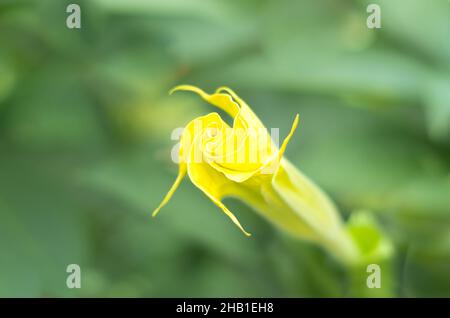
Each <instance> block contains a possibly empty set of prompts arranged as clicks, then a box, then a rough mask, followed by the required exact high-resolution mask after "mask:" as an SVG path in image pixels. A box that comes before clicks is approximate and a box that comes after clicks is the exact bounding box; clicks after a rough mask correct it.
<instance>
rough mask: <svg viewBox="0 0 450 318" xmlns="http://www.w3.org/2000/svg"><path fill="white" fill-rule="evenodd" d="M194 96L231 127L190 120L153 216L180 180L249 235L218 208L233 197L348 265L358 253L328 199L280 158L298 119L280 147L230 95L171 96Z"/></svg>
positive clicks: (216, 120)
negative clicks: (225, 115) (174, 170)
mask: <svg viewBox="0 0 450 318" xmlns="http://www.w3.org/2000/svg"><path fill="white" fill-rule="evenodd" d="M179 90H184V91H192V92H195V93H197V94H198V95H200V96H201V97H202V98H203V99H204V100H205V101H207V102H208V103H210V104H212V105H214V106H216V107H218V108H220V109H222V110H223V111H225V112H226V113H228V114H229V115H230V116H231V117H232V118H233V125H232V127H230V126H229V125H228V124H227V123H226V122H225V121H224V120H222V118H221V117H220V115H219V114H218V113H215V112H213V113H210V114H208V115H205V116H202V117H199V118H196V119H194V120H192V121H191V122H190V123H189V124H188V125H187V126H186V128H185V130H184V131H183V134H182V136H181V141H180V154H179V155H180V158H179V159H180V162H179V172H178V177H177V178H176V180H175V182H174V184H173V186H172V188H171V189H170V190H169V192H168V193H167V195H166V197H165V198H164V200H163V201H162V203H161V204H160V206H159V207H158V208H157V209H156V210H155V211H154V212H153V216H155V215H156V214H157V213H158V212H159V210H160V209H161V208H162V207H163V206H164V205H165V204H166V203H167V202H168V201H169V199H170V197H171V196H172V195H173V193H174V192H175V190H176V188H177V187H178V186H179V184H180V182H181V180H182V179H183V177H184V176H185V175H186V173H187V174H188V175H189V178H190V180H191V181H192V183H193V184H194V185H195V186H196V187H197V188H199V189H200V190H201V191H202V192H203V193H204V194H205V195H206V196H208V197H209V198H210V199H211V201H213V202H214V203H215V204H216V205H217V206H218V207H219V208H220V209H221V210H222V211H223V212H224V213H225V214H226V215H227V216H228V217H229V218H230V219H231V220H232V221H233V222H234V223H235V224H236V225H237V226H238V227H239V228H240V229H241V231H242V232H244V233H245V234H246V235H247V236H250V234H249V233H248V232H247V231H246V230H244V228H243V227H242V225H241V224H240V222H239V221H238V219H237V218H236V216H235V215H234V214H233V213H232V212H231V211H230V210H228V208H227V207H226V206H225V205H224V204H223V203H222V199H223V198H224V197H236V198H238V199H240V200H242V201H244V202H245V203H247V204H248V205H250V206H252V207H253V208H254V209H255V210H256V211H258V212H259V213H260V214H261V215H262V216H264V217H265V218H266V219H268V220H269V221H271V222H272V223H274V224H275V225H276V226H278V227H279V228H281V229H282V230H284V231H286V232H287V233H290V234H291V235H293V236H295V237H298V238H301V239H306V240H309V241H313V242H316V243H318V244H320V245H322V246H324V247H326V248H328V249H329V250H331V251H332V252H334V254H335V255H337V256H338V257H339V258H343V259H345V261H346V262H352V261H353V260H354V259H355V258H356V257H357V249H356V246H355V244H354V243H353V241H352V240H351V238H350V236H349V235H348V234H347V232H346V231H345V228H344V227H343V226H342V222H341V219H340V216H339V214H338V212H337V210H336V208H335V206H334V204H333V203H332V202H331V200H330V199H329V198H328V197H327V195H326V194H325V193H324V192H323V191H322V190H321V189H320V188H319V187H318V186H316V185H315V184H314V183H313V182H312V181H311V180H309V179H308V178H307V177H306V176H305V175H303V174H302V173H301V172H300V171H299V170H298V169H297V168H296V167H295V166H294V165H293V164H292V163H290V162H289V161H288V160H287V159H286V158H284V157H283V154H284V152H285V150H286V147H287V144H288V142H289V140H290V139H291V137H292V135H293V134H294V131H295V130H296V128H297V125H298V121H299V116H298V115H297V116H296V117H295V119H294V122H293V124H292V128H291V131H290V132H289V134H288V135H287V137H286V138H285V139H284V141H283V143H282V144H281V146H280V147H279V148H278V147H277V146H276V145H275V144H274V142H273V140H272V138H271V137H270V135H269V133H268V131H267V129H266V128H265V127H264V125H263V124H262V123H261V121H260V120H259V119H258V117H257V116H256V115H255V114H254V113H253V111H252V110H251V109H250V107H249V106H248V105H247V104H246V103H245V102H244V101H243V100H242V99H240V98H239V97H238V96H237V95H236V94H235V93H234V92H233V91H232V90H230V89H228V88H224V87H222V88H219V89H217V90H216V92H215V93H214V94H211V95H210V94H207V93H205V92H204V91H202V90H200V89H199V88H196V87H193V86H189V85H182V86H178V87H175V88H174V89H173V90H172V91H171V93H172V92H174V91H179Z"/></svg>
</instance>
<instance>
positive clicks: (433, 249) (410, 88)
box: [0, 0, 450, 297]
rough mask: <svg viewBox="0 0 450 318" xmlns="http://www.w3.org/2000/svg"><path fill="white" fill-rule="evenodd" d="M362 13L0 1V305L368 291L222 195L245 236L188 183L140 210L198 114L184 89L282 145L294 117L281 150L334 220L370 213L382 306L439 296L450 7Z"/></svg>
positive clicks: (305, 4) (309, 5)
mask: <svg viewBox="0 0 450 318" xmlns="http://www.w3.org/2000/svg"><path fill="white" fill-rule="evenodd" d="M71 2H73V3H77V4H79V5H80V6H81V14H82V16H81V18H82V21H81V23H82V28H81V29H79V30H77V29H68V28H67V27H66V18H67V16H68V13H66V6H67V5H68V4H69V3H71ZM368 3H369V2H368V1H357V0H355V1H350V0H347V1H344V0H320V1H306V0H303V1H294V0H292V1H287V0H252V1H230V0H221V1H207V0H159V1H156V0H126V1H125V0H123V1H119V0H115V1H114V0H89V1H82V0H77V1H57V0H39V1H26V0H1V1H0V296H3V297H12V296H26V297H51V296H57V297H80V296H86V297H97V296H106V297H121V296H123V297H135V296H136V297H169V296H179V297H185V296H190V297H219V296H234V297H239V296H242V297H247V296H253V297H259V296H264V297H271V296H274V297H283V296H284V297H339V296H361V297H364V296H367V291H365V290H364V289H365V286H363V285H361V286H360V287H359V288H358V287H355V286H352V284H351V283H349V281H351V279H349V277H348V274H347V273H346V271H345V270H344V269H343V268H341V267H340V265H339V264H337V263H336V262H334V261H333V260H332V259H331V258H330V257H329V256H328V255H326V254H325V253H324V252H323V251H322V250H321V249H320V248H318V247H316V246H312V245H310V244H307V243H305V242H298V241H295V240H293V239H291V238H289V237H286V236H285V235H284V234H283V233H280V232H279V231H278V230H277V229H274V228H273V227H272V226H271V225H270V224H268V223H267V222H266V221H265V220H263V219H261V218H260V217H259V216H258V215H257V214H256V213H254V212H253V211H252V210H251V209H250V208H248V207H246V206H245V205H244V204H243V203H240V202H237V201H234V200H227V201H226V203H227V205H228V206H229V207H230V209H231V210H232V211H234V212H235V213H236V214H237V216H238V217H239V218H240V220H241V222H242V223H243V224H244V226H245V227H246V228H247V229H248V230H249V231H250V232H252V233H253V236H252V237H251V238H247V237H245V236H244V235H242V233H240V231H239V230H238V229H237V228H236V227H235V226H234V225H232V223H231V222H230V221H229V220H228V219H227V218H226V217H225V216H224V215H223V214H222V213H221V212H220V210H218V209H217V208H216V207H215V206H214V205H213V204H212V203H211V202H210V201H209V200H208V199H207V198H205V196H204V195H203V194H202V193H201V192H200V191H199V190H197V189H195V188H194V187H193V186H192V184H191V183H190V182H189V180H187V179H186V180H185V181H184V182H183V184H182V186H181V188H180V189H179V190H178V191H177V192H176V194H175V196H174V197H173V199H172V201H171V202H170V203H169V204H168V205H167V206H166V207H165V208H164V209H163V210H162V211H161V214H160V215H159V216H158V218H156V219H151V217H150V213H151V211H152V210H153V209H154V208H155V207H156V206H157V205H158V204H159V202H160V200H161V199H162V197H163V196H164V195H165V193H166V191H167V190H168V188H169V186H170V185H171V183H172V181H173V179H174V178H175V176H176V171H177V167H176V165H175V164H173V163H172V162H171V160H170V151H171V148H172V147H173V145H174V144H175V143H176V141H173V140H171V138H170V135H171V132H172V130H173V129H174V128H176V127H183V126H184V125H185V124H186V123H187V122H188V121H189V120H191V119H192V118H194V117H196V116H199V115H202V114H206V113H207V112H210V111H212V110H213V109H212V108H211V106H209V105H207V104H205V103H204V102H202V101H201V100H200V99H199V98H197V97H196V96H193V95H192V94H188V93H185V94H183V93H179V94H175V95H173V96H170V97H169V96H168V94H167V92H168V90H169V89H170V88H171V87H173V86H175V85H177V84H184V83H186V84H194V85H197V86H199V87H202V88H203V89H205V90H206V91H212V90H213V89H215V88H216V87H218V86H222V85H226V86H229V87H231V88H232V89H234V90H235V91H236V92H237V93H238V94H239V95H240V96H241V97H242V98H243V99H244V100H246V101H247V103H248V104H249V105H251V107H252V108H253V109H254V111H255V112H256V113H257V114H258V115H259V116H260V118H261V119H262V120H263V121H264V123H265V124H266V126H267V127H279V128H280V129H281V136H282V135H284V134H285V133H286V132H287V130H288V129H289V128H290V124H291V122H292V119H293V117H294V115H295V114H296V113H297V112H298V113H300V116H301V122H300V127H299V130H298V131H297V132H296V134H295V136H294V138H293V140H292V141H291V143H290V145H289V147H288V150H287V153H286V156H287V157H288V158H289V159H290V160H291V161H292V162H294V163H295V164H296V165H297V166H298V167H299V168H300V169H301V170H302V171H304V172H305V173H306V174H307V175H308V176H310V177H311V178H312V179H313V180H315V181H316V182H317V183H318V184H319V185H320V186H322V187H323V188H324V189H325V190H326V191H327V192H328V193H329V194H330V195H331V197H332V198H333V199H334V200H335V201H336V202H337V204H338V205H339V207H340V210H341V212H342V214H343V216H344V217H345V218H347V217H348V216H349V215H350V214H351V213H352V212H355V211H358V210H367V211H370V212H371V213H373V215H374V216H375V218H376V219H377V220H378V222H379V223H380V224H381V226H382V227H383V229H384V231H385V232H386V234H387V235H388V236H389V237H390V239H391V240H392V241H393V243H394V245H395V249H396V254H395V258H394V263H393V264H394V265H393V266H394V271H393V275H392V276H391V277H389V278H388V279H389V282H386V283H389V284H390V285H391V286H392V291H391V294H390V295H391V296H395V297H418V296H425V297H429V296H447V297H448V296H450V174H449V168H450V2H448V1H446V0H431V1H423V0H395V1H392V0H390V1H389V0H371V1H370V3H378V4H380V5H381V10H382V28H381V29H379V30H370V29H368V28H367V27H366V18H367V16H368V14H367V13H366V7H367V5H368ZM72 263H76V264H79V265H80V266H81V271H82V288H81V289H77V290H71V289H68V288H67V287H66V277H67V275H68V274H67V273H66V266H67V265H68V264H72ZM382 282H383V281H382ZM363 283H364V282H362V283H361V284H363Z"/></svg>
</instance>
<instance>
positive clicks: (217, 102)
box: [170, 85, 239, 118]
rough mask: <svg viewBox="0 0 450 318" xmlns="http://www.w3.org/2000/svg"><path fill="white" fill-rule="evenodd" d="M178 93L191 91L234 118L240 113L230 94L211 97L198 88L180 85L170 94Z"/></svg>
mask: <svg viewBox="0 0 450 318" xmlns="http://www.w3.org/2000/svg"><path fill="white" fill-rule="evenodd" d="M176 91H191V92H194V93H197V94H198V95H200V96H201V97H202V98H203V99H204V100H205V101H206V102H208V103H210V104H212V105H214V106H217V107H219V108H220V109H222V110H224V111H225V112H227V113H228V114H229V115H230V116H231V117H232V118H234V117H236V115H237V113H238V112H239V106H238V105H237V104H236V103H235V102H234V101H233V99H232V98H231V97H230V95H228V94H212V95H209V94H207V93H205V92H204V91H203V90H201V89H200V88H198V87H195V86H191V85H179V86H176V87H174V88H173V89H172V90H171V91H170V94H172V93H173V92H176Z"/></svg>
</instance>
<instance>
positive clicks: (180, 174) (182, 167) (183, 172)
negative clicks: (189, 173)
mask: <svg viewBox="0 0 450 318" xmlns="http://www.w3.org/2000/svg"><path fill="white" fill-rule="evenodd" d="M185 175H186V164H182V163H180V166H179V169H178V176H177V178H176V180H175V182H174V183H173V185H172V187H171V188H170V190H169V192H167V194H166V196H165V197H164V199H163V200H162V202H161V204H160V205H159V206H158V207H157V208H156V209H155V210H154V211H153V213H152V217H155V216H156V215H157V214H158V213H159V211H160V210H161V208H162V207H163V206H165V205H166V204H167V202H169V200H170V198H171V197H172V195H173V194H174V193H175V191H176V190H177V188H178V186H179V185H180V183H181V181H182V180H183V178H184V176H185Z"/></svg>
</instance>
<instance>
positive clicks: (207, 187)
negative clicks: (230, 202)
mask: <svg viewBox="0 0 450 318" xmlns="http://www.w3.org/2000/svg"><path fill="white" fill-rule="evenodd" d="M188 174H189V179H190V180H191V182H192V183H193V184H194V185H195V186H196V187H197V188H199V189H200V190H201V191H202V192H203V193H204V194H205V195H206V196H207V197H208V198H209V199H210V200H211V201H212V202H213V203H214V204H216V205H217V206H218V207H219V208H221V209H222V211H223V212H224V213H225V214H226V215H227V216H228V217H229V218H230V219H231V221H233V223H234V224H235V225H236V226H237V227H238V228H239V229H240V230H241V231H242V232H243V233H244V234H245V235H247V236H250V235H251V234H250V233H248V232H247V231H245V230H244V228H243V227H242V225H241V223H240V222H239V220H238V219H237V218H236V216H235V215H234V214H233V213H232V212H231V211H230V210H228V208H227V207H226V206H225V205H224V204H223V203H222V202H221V199H222V197H223V194H224V193H225V192H226V191H227V188H229V187H232V186H233V184H232V181H230V180H228V179H227V178H226V177H225V176H224V175H223V174H222V173H220V172H218V171H216V170H214V169H213V168H212V167H211V166H209V165H205V164H201V163H196V162H193V161H192V162H189V163H188Z"/></svg>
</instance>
